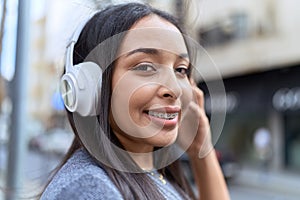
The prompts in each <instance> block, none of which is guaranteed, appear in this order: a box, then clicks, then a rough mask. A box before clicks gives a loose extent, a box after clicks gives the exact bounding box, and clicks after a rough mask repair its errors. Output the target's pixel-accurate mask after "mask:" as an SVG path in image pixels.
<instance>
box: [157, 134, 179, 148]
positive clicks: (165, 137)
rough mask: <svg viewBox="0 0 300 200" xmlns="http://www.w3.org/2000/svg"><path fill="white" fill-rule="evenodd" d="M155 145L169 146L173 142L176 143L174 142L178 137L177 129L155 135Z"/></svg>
mask: <svg viewBox="0 0 300 200" xmlns="http://www.w3.org/2000/svg"><path fill="white" fill-rule="evenodd" d="M155 137H156V138H155V140H156V141H155V142H154V143H155V145H154V146H157V147H167V146H170V145H172V144H174V142H175V141H176V139H177V131H176V133H175V132H173V133H172V132H169V133H167V134H158V135H157V136H155Z"/></svg>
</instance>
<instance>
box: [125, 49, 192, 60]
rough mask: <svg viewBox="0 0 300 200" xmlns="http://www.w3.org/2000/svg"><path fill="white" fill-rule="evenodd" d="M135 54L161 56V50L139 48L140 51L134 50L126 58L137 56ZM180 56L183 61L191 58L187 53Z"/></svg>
mask: <svg viewBox="0 0 300 200" xmlns="http://www.w3.org/2000/svg"><path fill="white" fill-rule="evenodd" d="M135 53H145V54H151V55H157V54H159V50H158V49H154V48H138V49H134V50H132V51H130V52H129V53H127V54H126V57H127V56H130V55H132V54H135ZM178 56H179V57H180V58H182V59H186V58H189V55H188V54H187V53H181V54H179V55H178Z"/></svg>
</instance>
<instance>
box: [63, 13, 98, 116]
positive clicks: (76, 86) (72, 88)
mask: <svg viewBox="0 0 300 200" xmlns="http://www.w3.org/2000/svg"><path fill="white" fill-rule="evenodd" d="M89 19H90V18H89ZM85 25H86V22H85V23H82V24H81V25H80V26H79V27H78V28H77V29H76V30H75V32H74V34H73V36H72V39H71V41H70V42H69V43H68V45H67V50H66V61H65V74H64V75H63V76H62V78H61V80H60V93H61V96H62V99H63V102H64V104H65V106H66V108H67V109H68V110H69V111H70V112H77V113H78V114H80V115H81V116H94V115H97V114H99V113H98V112H99V109H98V108H97V107H98V105H99V104H100V97H99V94H101V82H102V69H101V68H100V66H99V65H97V64H96V63H94V62H82V63H79V64H77V65H73V51H74V46H75V44H76V42H77V40H78V38H79V36H80V33H81V31H82V29H83V28H84V26H85Z"/></svg>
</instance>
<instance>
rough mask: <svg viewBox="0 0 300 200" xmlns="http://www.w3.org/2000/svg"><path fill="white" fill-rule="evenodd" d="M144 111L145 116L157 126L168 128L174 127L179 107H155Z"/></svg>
mask: <svg viewBox="0 0 300 200" xmlns="http://www.w3.org/2000/svg"><path fill="white" fill-rule="evenodd" d="M144 113H145V114H146V115H147V117H148V118H149V119H150V120H151V121H152V122H153V123H154V124H156V125H158V126H159V127H165V128H168V129H172V128H175V127H176V126H177V123H178V119H179V114H180V108H178V107H163V108H157V109H151V110H146V111H144Z"/></svg>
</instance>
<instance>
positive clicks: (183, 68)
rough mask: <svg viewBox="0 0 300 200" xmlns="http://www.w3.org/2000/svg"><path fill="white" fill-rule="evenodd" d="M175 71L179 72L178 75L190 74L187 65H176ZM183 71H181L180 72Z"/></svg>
mask: <svg viewBox="0 0 300 200" xmlns="http://www.w3.org/2000/svg"><path fill="white" fill-rule="evenodd" d="M174 71H175V72H176V73H179V74H180V75H183V76H188V75H189V74H190V71H191V70H190V68H188V67H177V68H176V69H175V70H174ZM182 71H183V72H182Z"/></svg>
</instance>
